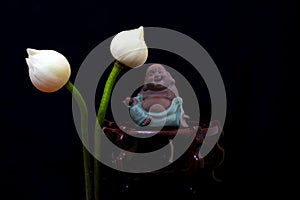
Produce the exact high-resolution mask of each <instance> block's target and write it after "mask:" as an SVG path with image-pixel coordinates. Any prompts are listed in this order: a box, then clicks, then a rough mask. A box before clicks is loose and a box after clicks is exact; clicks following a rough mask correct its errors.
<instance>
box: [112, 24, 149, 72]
mask: <svg viewBox="0 0 300 200" xmlns="http://www.w3.org/2000/svg"><path fill="white" fill-rule="evenodd" d="M110 51H111V54H112V55H113V57H114V58H115V59H117V60H118V61H119V62H120V63H122V64H124V65H126V66H128V67H131V68H135V67H139V66H141V65H143V64H144V63H145V62H146V60H147V58H148V48H147V45H146V43H145V40H144V28H143V27H142V26H141V27H139V28H138V29H133V30H129V31H122V32H120V33H118V34H117V35H116V36H115V37H114V38H113V40H112V42H111V44H110Z"/></svg>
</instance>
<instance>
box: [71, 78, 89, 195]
mask: <svg viewBox="0 0 300 200" xmlns="http://www.w3.org/2000/svg"><path fill="white" fill-rule="evenodd" d="M65 87H66V88H67V89H68V90H69V91H70V92H71V93H72V95H73V97H74V99H75V100H76V102H77V104H78V106H79V108H80V115H81V139H82V140H83V141H84V143H85V144H88V111H87V107H86V103H85V101H84V99H83V97H82V96H81V94H80V92H79V91H78V90H77V88H76V87H75V86H74V85H73V84H72V83H71V82H70V81H68V83H67V84H66V86H65ZM83 160H84V176H85V192H86V200H92V199H93V198H92V194H93V191H92V178H91V156H90V154H89V152H88V151H87V149H86V148H85V147H84V146H83Z"/></svg>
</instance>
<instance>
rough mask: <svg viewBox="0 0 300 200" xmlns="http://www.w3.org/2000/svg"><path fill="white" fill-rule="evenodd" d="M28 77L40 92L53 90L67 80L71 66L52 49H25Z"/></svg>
mask: <svg viewBox="0 0 300 200" xmlns="http://www.w3.org/2000/svg"><path fill="white" fill-rule="evenodd" d="M27 53H28V58H26V62H27V65H28V67H29V77H30V80H31V82H32V83H33V85H34V86H35V87H36V88H37V89H39V90H40V91H42V92H55V91H57V90H59V89H60V88H62V87H63V86H64V85H65V84H66V83H67V82H68V80H69V78H70V75H71V68H70V64H69V62H68V60H67V59H66V58H65V57H64V56H63V55H62V54H60V53H58V52H56V51H53V50H36V49H30V48H28V49H27Z"/></svg>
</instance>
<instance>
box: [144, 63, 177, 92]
mask: <svg viewBox="0 0 300 200" xmlns="http://www.w3.org/2000/svg"><path fill="white" fill-rule="evenodd" d="M145 84H146V85H148V86H150V87H151V85H152V86H153V85H154V86H155V87H156V88H157V89H158V88H159V86H164V87H166V88H169V89H170V90H172V91H173V92H174V94H175V96H178V91H177V88H176V87H175V80H174V79H173V77H172V76H171V75H170V73H169V72H168V71H167V70H166V69H165V68H164V67H163V66H162V65H161V64H153V65H151V66H150V67H148V69H147V71H146V76H145Z"/></svg>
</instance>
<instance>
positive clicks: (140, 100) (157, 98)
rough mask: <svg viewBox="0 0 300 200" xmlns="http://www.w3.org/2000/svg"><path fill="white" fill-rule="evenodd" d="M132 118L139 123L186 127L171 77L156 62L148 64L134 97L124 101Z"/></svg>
mask: <svg viewBox="0 0 300 200" xmlns="http://www.w3.org/2000/svg"><path fill="white" fill-rule="evenodd" d="M124 103H125V105H126V106H128V107H129V113H130V116H131V118H132V120H133V121H134V122H135V123H136V124H137V125H139V126H148V127H188V124H187V123H186V121H185V118H189V117H188V116H187V115H185V114H184V110H183V108H182V103H183V101H182V98H181V97H179V94H178V90H177V88H176V86H175V80H174V79H173V77H172V76H171V75H170V73H169V72H168V71H167V70H166V69H165V68H164V67H163V66H162V65H160V64H153V65H151V66H149V68H148V69H147V71H146V75H145V82H144V85H143V87H142V89H141V90H140V92H139V93H138V94H137V96H136V97H127V98H126V99H125V100H124Z"/></svg>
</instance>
